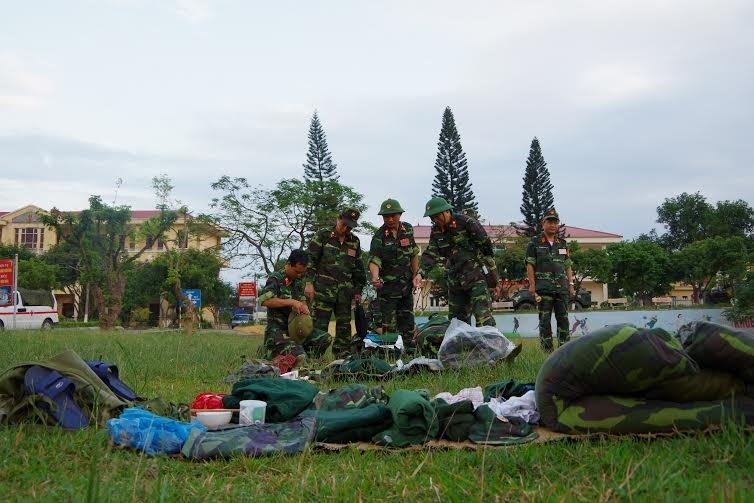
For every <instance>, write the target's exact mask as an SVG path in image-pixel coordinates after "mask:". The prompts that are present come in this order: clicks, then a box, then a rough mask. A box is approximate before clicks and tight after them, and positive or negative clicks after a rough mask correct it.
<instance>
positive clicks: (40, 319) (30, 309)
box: [0, 288, 59, 330]
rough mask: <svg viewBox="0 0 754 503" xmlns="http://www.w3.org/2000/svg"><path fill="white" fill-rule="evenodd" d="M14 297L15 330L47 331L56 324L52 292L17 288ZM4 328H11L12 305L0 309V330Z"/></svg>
mask: <svg viewBox="0 0 754 503" xmlns="http://www.w3.org/2000/svg"><path fill="white" fill-rule="evenodd" d="M15 297H16V298H15V301H16V329H19V330H23V329H43V330H47V329H50V328H52V327H53V326H55V325H56V324H57V323H58V321H59V319H58V302H57V300H55V296H54V295H53V294H52V292H49V291H47V290H28V289H26V288H19V289H18V291H17V292H16V296H15ZM6 328H7V329H12V328H13V304H10V305H8V306H3V307H0V330H5V329H6Z"/></svg>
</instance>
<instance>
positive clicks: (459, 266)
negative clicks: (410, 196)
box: [414, 197, 498, 326]
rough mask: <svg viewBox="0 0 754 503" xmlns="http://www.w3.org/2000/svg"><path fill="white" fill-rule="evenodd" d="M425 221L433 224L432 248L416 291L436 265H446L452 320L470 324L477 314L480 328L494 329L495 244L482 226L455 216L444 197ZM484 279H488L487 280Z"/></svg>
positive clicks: (432, 206)
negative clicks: (490, 291)
mask: <svg viewBox="0 0 754 503" xmlns="http://www.w3.org/2000/svg"><path fill="white" fill-rule="evenodd" d="M425 210H426V211H425V213H424V216H425V217H429V218H430V219H431V220H432V223H433V224H434V225H433V226H432V232H431V234H430V236H429V245H427V249H426V250H425V251H424V253H423V254H422V256H421V265H420V267H419V272H418V274H417V275H416V276H414V287H419V286H420V285H421V282H422V276H423V275H424V273H426V272H428V271H429V270H430V269H431V268H432V267H434V266H435V265H436V264H444V265H445V266H446V271H447V275H448V304H449V313H448V317H449V318H458V319H460V320H462V321H464V322H466V323H469V324H470V323H471V314H472V313H473V314H474V318H475V319H476V324H477V326H482V325H491V326H495V318H493V317H492V309H491V304H492V299H491V297H490V293H489V291H488V287H487V285H488V283H489V284H497V282H498V277H497V268H496V267H495V261H494V259H493V254H492V241H490V238H489V236H487V233H486V232H485V230H484V228H483V227H482V225H481V224H480V223H479V222H477V221H476V220H474V219H473V218H471V217H468V216H466V215H461V214H459V213H455V212H453V207H452V206H451V205H450V204H449V203H448V202H447V201H446V200H445V199H443V198H441V197H433V198H432V199H430V200H429V202H427V205H426V208H425ZM485 275H489V278H488V279H487V280H486V279H485Z"/></svg>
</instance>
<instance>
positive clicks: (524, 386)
mask: <svg viewBox="0 0 754 503" xmlns="http://www.w3.org/2000/svg"><path fill="white" fill-rule="evenodd" d="M533 389H534V383H523V382H519V381H514V380H512V379H510V380H507V381H500V382H496V383H494V384H489V385H487V386H485V387H484V401H485V402H489V401H490V399H491V398H505V399H508V398H510V397H513V396H522V395H523V394H524V393H526V392H527V391H531V390H533Z"/></svg>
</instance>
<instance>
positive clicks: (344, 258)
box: [304, 208, 366, 358]
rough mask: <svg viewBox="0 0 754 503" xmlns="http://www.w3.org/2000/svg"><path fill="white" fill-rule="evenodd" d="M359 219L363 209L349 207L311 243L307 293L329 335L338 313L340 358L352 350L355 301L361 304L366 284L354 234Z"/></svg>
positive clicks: (317, 321) (317, 319)
mask: <svg viewBox="0 0 754 503" xmlns="http://www.w3.org/2000/svg"><path fill="white" fill-rule="evenodd" d="M358 219H359V210H357V209H354V208H347V209H345V210H344V211H342V212H341V213H340V215H339V216H338V218H337V220H336V221H335V226H334V227H332V228H330V229H323V230H321V231H319V232H317V233H316V234H315V235H314V237H313V238H312V240H311V242H310V243H309V255H310V256H311V262H310V263H309V269H308V271H307V276H306V281H307V282H306V287H305V289H304V293H305V294H306V296H307V297H308V298H309V299H310V300H311V301H312V311H313V312H314V327H315V328H317V329H320V330H323V331H325V332H326V331H327V329H328V325H329V324H330V315H331V314H332V313H333V312H335V340H334V341H333V345H332V351H333V355H334V356H335V357H336V358H341V357H343V356H346V355H347V354H348V353H349V352H350V351H351V347H350V346H351V336H352V334H351V305H352V303H353V301H354V300H355V301H356V302H357V303H359V302H361V290H362V289H363V288H364V284H365V283H366V274H365V273H364V264H363V263H362V262H361V243H360V242H359V238H358V237H356V236H355V235H354V234H352V233H351V229H353V228H354V227H356V225H357V223H358Z"/></svg>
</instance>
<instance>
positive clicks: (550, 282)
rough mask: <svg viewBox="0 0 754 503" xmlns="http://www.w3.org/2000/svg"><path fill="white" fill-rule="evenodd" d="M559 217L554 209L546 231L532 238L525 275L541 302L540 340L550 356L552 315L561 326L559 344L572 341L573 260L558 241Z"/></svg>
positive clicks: (546, 219)
mask: <svg viewBox="0 0 754 503" xmlns="http://www.w3.org/2000/svg"><path fill="white" fill-rule="evenodd" d="M559 224H560V217H559V216H558V212H557V211H555V208H553V209H551V210H549V211H547V213H545V216H544V218H543V219H542V228H543V229H544V231H543V232H542V233H541V234H540V235H538V236H535V237H534V238H532V240H531V242H530V243H529V246H528V248H527V249H526V275H527V277H528V278H529V293H530V294H532V296H534V297H535V298H537V296H539V297H541V300H540V301H539V339H540V343H541V345H542V349H543V350H545V351H547V352H551V351H552V349H553V341H552V325H551V321H552V312H553V310H554V311H555V322H556V324H557V326H558V344H559V345H560V346H562V345H563V344H565V343H566V342H568V340H569V339H570V332H569V331H568V301H569V299H570V298H571V297H573V295H574V289H573V272H572V271H571V256H570V254H569V252H568V247H567V244H566V241H565V239H563V238H560V237H558V225H559Z"/></svg>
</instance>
